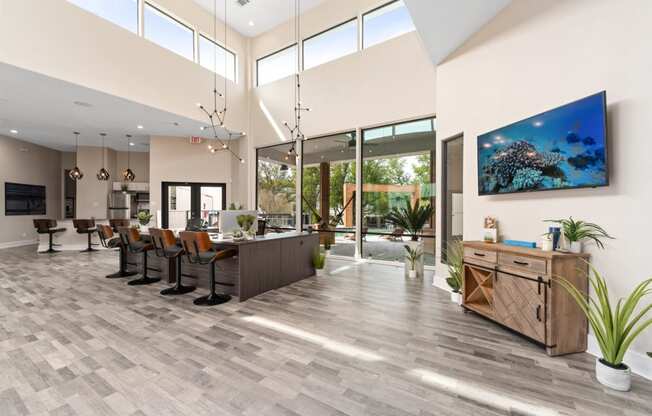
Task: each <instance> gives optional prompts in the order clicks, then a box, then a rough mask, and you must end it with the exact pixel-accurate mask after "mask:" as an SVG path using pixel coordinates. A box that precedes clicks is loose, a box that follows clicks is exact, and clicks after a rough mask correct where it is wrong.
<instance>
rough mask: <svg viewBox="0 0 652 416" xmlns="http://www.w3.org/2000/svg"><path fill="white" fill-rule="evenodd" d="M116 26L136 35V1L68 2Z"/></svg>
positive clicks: (84, 0)
mask: <svg viewBox="0 0 652 416" xmlns="http://www.w3.org/2000/svg"><path fill="white" fill-rule="evenodd" d="M68 1H69V2H71V3H72V4H74V5H76V6H78V7H81V8H82V9H85V10H87V11H89V12H91V13H93V14H96V15H98V16H100V17H102V18H104V19H106V20H108V21H110V22H113V23H115V24H116V25H118V26H122V27H123V28H125V29H127V30H129V31H130V32H133V33H138V0H112V1H106V0H68Z"/></svg>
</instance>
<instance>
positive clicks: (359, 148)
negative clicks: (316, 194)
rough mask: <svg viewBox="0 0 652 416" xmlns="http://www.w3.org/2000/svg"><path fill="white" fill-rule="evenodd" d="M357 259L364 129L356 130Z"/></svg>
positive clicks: (358, 256) (357, 251)
mask: <svg viewBox="0 0 652 416" xmlns="http://www.w3.org/2000/svg"><path fill="white" fill-rule="evenodd" d="M355 144H356V146H355V258H356V259H360V258H362V129H360V128H357V129H355Z"/></svg>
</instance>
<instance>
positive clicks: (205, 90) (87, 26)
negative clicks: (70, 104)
mask: <svg viewBox="0 0 652 416" xmlns="http://www.w3.org/2000/svg"><path fill="white" fill-rule="evenodd" d="M155 3H157V4H159V5H160V6H161V7H162V8H163V9H165V10H167V11H169V12H171V13H172V14H173V15H175V16H176V17H178V18H179V19H181V20H183V21H185V22H186V23H188V24H190V25H192V26H194V27H196V28H197V29H198V30H199V31H201V32H202V33H205V34H209V35H210V34H211V33H212V32H213V30H212V27H213V19H212V18H211V16H210V15H209V13H207V12H205V11H204V10H203V9H202V8H200V7H199V6H198V5H197V4H195V3H194V2H192V1H187V0H159V1H156V2H155ZM0 7H1V11H2V12H1V13H0V46H1V47H0V62H5V63H8V64H11V65H14V66H17V67H20V68H25V69H28V70H31V71H34V72H38V73H41V74H44V75H48V76H50V77H53V78H57V79H62V80H65V81H68V82H72V83H75V84H78V85H82V86H84V87H88V88H93V89H96V90H99V91H102V92H105V93H108V94H112V95H115V96H118V97H122V98H126V99H128V100H132V101H135V102H137V103H141V104H145V105H148V106H151V107H154V108H157V109H161V110H165V111H169V112H171V113H173V114H178V115H181V116H184V117H188V118H193V119H198V120H201V119H202V117H201V113H200V112H199V111H198V109H197V108H196V107H195V103H197V102H206V103H207V102H210V101H211V100H212V93H211V91H212V89H213V88H212V86H213V72H211V71H208V70H206V69H204V68H203V67H201V66H200V65H199V64H197V63H194V62H192V61H189V60H187V59H185V58H183V57H181V56H178V55H176V54H175V53H173V52H170V51H168V50H166V49H164V48H162V47H160V46H158V45H156V44H154V43H152V42H150V41H148V40H146V39H144V38H142V37H138V36H137V35H135V34H133V33H131V32H129V31H127V30H125V29H122V28H121V27H119V26H117V25H115V24H113V23H111V22H109V21H107V20H105V19H102V18H100V17H98V16H95V15H93V14H91V13H89V12H86V11H85V10H83V9H81V8H79V7H77V6H75V5H73V4H71V3H69V2H68V1H66V0H48V1H42V0H21V1H11V0H3V1H2V2H0ZM53 16H56V18H53ZM219 25H220V23H219V22H218V36H217V37H218V41H222V38H223V30H220V29H219ZM220 33H222V34H220ZM227 36H228V39H227V47H229V49H231V50H233V51H235V52H236V54H237V56H238V60H239V71H238V78H239V82H238V83H237V84H234V83H232V82H230V81H229V83H228V93H229V111H228V113H229V115H228V116H227V126H228V127H229V128H232V129H234V130H245V128H246V126H247V112H246V103H247V83H246V78H245V69H246V65H244V64H245V62H246V55H247V53H246V47H247V45H246V43H247V41H246V39H245V38H244V37H242V36H241V35H240V34H238V33H237V32H234V31H230V32H229V33H228V35H227ZM211 37H212V36H211ZM9 40H11V41H9ZM223 85H224V80H223V78H221V77H219V76H218V90H219V91H222V90H223V89H224V88H223Z"/></svg>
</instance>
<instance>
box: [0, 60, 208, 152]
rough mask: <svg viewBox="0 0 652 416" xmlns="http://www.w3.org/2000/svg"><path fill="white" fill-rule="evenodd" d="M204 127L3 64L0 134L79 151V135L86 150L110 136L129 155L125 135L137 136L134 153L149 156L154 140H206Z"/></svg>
mask: <svg viewBox="0 0 652 416" xmlns="http://www.w3.org/2000/svg"><path fill="white" fill-rule="evenodd" d="M76 101H77V102H82V103H88V104H90V105H91V107H87V106H83V105H78V104H75V102H76ZM174 123H178V125H175V124H174ZM139 125H141V126H143V128H142V129H138V126H139ZM202 126H203V124H202V123H201V122H198V121H196V120H191V119H187V118H184V117H179V116H177V115H174V114H172V113H168V112H166V111H161V110H157V109H155V108H151V107H148V106H145V105H142V104H138V103H135V102H132V101H128V100H125V99H122V98H118V97H115V96H113V95H109V94H105V93H103V92H99V91H96V90H92V89H89V88H85V87H81V86H79V85H76V84H71V83H69V82H65V81H61V80H57V79H54V78H50V77H47V76H44V75H40V74H37V73H35V72H31V71H27V70H24V69H20V68H17V67H14V66H11V65H7V64H3V63H0V135H5V136H10V137H14V138H16V139H19V140H24V141H28V142H32V143H35V144H39V145H41V146H46V147H49V148H52V149H56V150H61V151H73V150H74V144H75V138H74V135H73V131H78V132H80V133H81V135H80V137H79V138H80V146H101V143H102V139H101V137H100V135H99V134H100V133H101V132H104V133H107V137H106V145H107V146H108V147H111V148H113V149H115V150H123V151H124V150H127V146H128V144H127V143H128V142H127V139H126V138H125V134H131V135H133V136H134V137H132V140H131V141H132V142H133V143H135V144H136V145H135V146H132V147H131V150H132V151H147V150H148V144H149V136H181V137H184V136H185V137H190V136H205V134H204V133H203V132H202V131H201V129H200V128H201V127H202ZM11 130H18V134H14V133H11Z"/></svg>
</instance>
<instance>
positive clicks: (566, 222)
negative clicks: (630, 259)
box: [545, 217, 613, 249]
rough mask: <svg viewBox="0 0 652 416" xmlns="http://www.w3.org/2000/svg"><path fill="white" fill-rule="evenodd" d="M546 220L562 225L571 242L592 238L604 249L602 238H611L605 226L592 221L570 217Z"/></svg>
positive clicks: (563, 231)
mask: <svg viewBox="0 0 652 416" xmlns="http://www.w3.org/2000/svg"><path fill="white" fill-rule="evenodd" d="M545 222H552V223H555V224H559V225H561V228H562V233H563V234H564V236H565V237H566V238H567V239H568V241H570V242H575V241H583V240H592V241H594V242H595V245H596V246H598V248H601V249H604V244H603V243H602V238H611V239H613V237H612V236H610V235H609V234H607V232H606V231H605V230H604V228H602V227H600V226H599V225H598V224H593V223H592V222H585V221H582V220H577V221H576V220H574V219H573V217H569V218H566V219H561V220H545Z"/></svg>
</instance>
